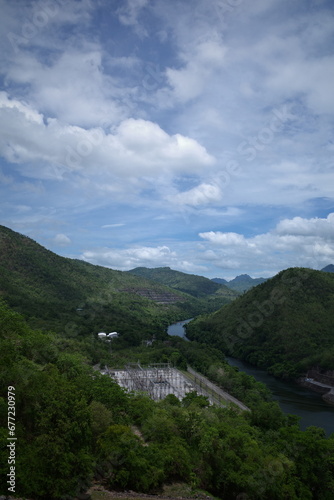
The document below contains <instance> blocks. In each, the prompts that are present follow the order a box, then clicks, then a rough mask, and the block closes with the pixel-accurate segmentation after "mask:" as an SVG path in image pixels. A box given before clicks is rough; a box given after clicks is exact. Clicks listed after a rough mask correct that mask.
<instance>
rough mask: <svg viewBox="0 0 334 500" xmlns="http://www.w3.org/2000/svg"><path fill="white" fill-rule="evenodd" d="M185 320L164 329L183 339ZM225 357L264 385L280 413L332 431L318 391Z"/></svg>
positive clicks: (331, 409) (333, 409)
mask: <svg viewBox="0 0 334 500" xmlns="http://www.w3.org/2000/svg"><path fill="white" fill-rule="evenodd" d="M189 321H191V319H188V320H186V321H179V322H178V323H174V324H173V325H170V326H169V327H168V330H167V332H168V334H169V335H178V336H179V337H183V338H185V339H186V337H185V330H184V328H183V326H184V325H185V324H187V323H189ZM186 340H188V339H186ZM226 360H227V361H228V363H229V364H230V365H231V366H236V367H238V368H239V369H240V370H241V371H243V372H245V373H247V374H248V375H252V376H253V377H254V378H255V379H256V380H257V381H258V382H262V383H263V384H265V385H266V386H267V387H268V389H270V391H271V392H272V394H273V399H274V400H276V401H277V402H278V404H279V405H280V407H281V409H282V411H284V413H292V414H293V415H298V416H299V417H300V428H301V429H303V430H305V429H306V427H309V426H310V425H315V426H317V427H322V428H323V429H324V430H325V432H326V434H327V436H329V435H330V434H331V433H332V432H334V406H331V405H329V404H328V403H326V402H325V401H324V400H323V399H322V397H321V395H320V394H318V393H316V392H313V391H310V390H308V389H306V388H304V387H301V386H299V385H297V384H294V383H290V382H289V383H288V382H284V381H282V380H279V379H276V378H275V377H273V376H271V375H268V373H267V372H266V371H265V370H261V369H260V368H257V367H256V366H253V365H250V364H248V363H245V362H244V361H240V360H239V359H234V358H226Z"/></svg>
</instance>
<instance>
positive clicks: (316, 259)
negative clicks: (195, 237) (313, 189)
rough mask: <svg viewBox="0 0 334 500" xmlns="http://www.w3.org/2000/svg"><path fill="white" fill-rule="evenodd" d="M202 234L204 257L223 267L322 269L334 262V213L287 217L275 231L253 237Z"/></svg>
mask: <svg viewBox="0 0 334 500" xmlns="http://www.w3.org/2000/svg"><path fill="white" fill-rule="evenodd" d="M199 236H200V237H201V238H202V239H203V240H204V241H205V244H204V249H205V252H204V254H203V258H204V259H205V258H207V259H208V260H210V261H211V262H215V265H216V266H218V267H221V268H231V263H232V266H233V265H234V266H235V269H239V270H240V269H244V270H247V269H248V270H251V269H254V270H256V271H257V270H260V269H261V268H262V269H270V268H272V269H273V270H274V272H277V271H279V270H280V269H285V268H287V267H295V266H306V267H313V268H321V267H324V266H325V265H327V264H329V263H330V262H333V261H334V214H333V213H332V214H329V215H328V217H327V218H324V219H322V218H311V219H306V218H302V217H295V218H293V219H284V220H282V221H280V222H279V223H278V224H277V226H276V227H275V228H274V229H273V230H272V231H269V232H267V233H263V234H257V235H255V236H252V237H246V236H244V235H243V234H237V233H223V232H220V231H208V232H204V233H200V234H199ZM211 246H212V247H213V248H214V250H211V248H210V247H211Z"/></svg>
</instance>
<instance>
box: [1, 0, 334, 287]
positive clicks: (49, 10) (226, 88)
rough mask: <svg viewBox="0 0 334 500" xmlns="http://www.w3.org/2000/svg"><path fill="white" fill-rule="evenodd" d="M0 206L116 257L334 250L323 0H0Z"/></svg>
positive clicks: (226, 257)
mask: <svg viewBox="0 0 334 500" xmlns="http://www.w3.org/2000/svg"><path fill="white" fill-rule="evenodd" d="M0 9H1V16H0V17H1V20H0V29H1V47H2V50H1V53H0V68H1V72H0V78H1V91H0V190H1V191H0V196H1V203H0V223H1V224H2V225H5V226H8V227H10V228H12V229H14V230H15V231H19V232H21V233H23V234H26V235H27V236H29V237H31V238H33V239H34V240H36V241H37V242H38V243H40V244H42V245H43V246H45V247H47V248H49V249H50V250H52V251H54V252H56V253H57V254H59V255H64V256H66V257H72V258H80V259H84V260H86V261H88V262H91V263H93V264H99V265H103V266H108V267H111V268H113V269H121V270H128V269H131V268H134V267H137V266H147V267H159V266H170V267H172V268H174V269H177V270H180V271H184V272H190V273H194V274H200V275H204V276H208V277H225V278H227V279H230V278H233V277H234V276H236V275H238V274H241V273H248V274H250V275H251V276H253V277H258V276H264V277H267V276H272V275H274V274H275V273H276V272H278V271H280V270H281V269H285V268H287V267H291V266H307V267H312V268H315V269H321V268H322V267H324V266H325V265H327V264H329V263H334V156H333V155H334V136H333V115H334V92H333V82H334V55H333V49H334V5H333V2H332V1H325V0H312V1H311V0H295V1H293V2H291V0H252V1H248V0H211V1H210V2H208V1H207V0H191V1H190V0H168V2H167V1H166V0H123V1H121V0H119V1H107V0H97V1H93V0H49V1H48V0H45V1H44V0H43V1H36V2H32V1H28V0H22V1H21V0H16V1H9V0H0Z"/></svg>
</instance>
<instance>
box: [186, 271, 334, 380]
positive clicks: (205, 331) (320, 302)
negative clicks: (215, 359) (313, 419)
mask: <svg viewBox="0 0 334 500" xmlns="http://www.w3.org/2000/svg"><path fill="white" fill-rule="evenodd" d="M187 336H188V337H189V338H190V339H195V340H198V341H200V342H206V343H208V344H210V345H213V346H215V347H218V348H219V349H221V350H222V351H223V352H225V353H227V354H229V355H233V356H235V357H237V358H240V359H243V360H246V361H248V362H249V363H252V364H254V365H257V366H260V367H264V368H267V369H268V370H269V371H270V372H271V373H273V374H274V375H277V376H282V377H287V378H295V377H297V376H298V375H299V374H302V373H304V372H305V371H306V370H307V369H308V368H311V367H312V366H319V367H320V368H322V369H331V370H333V369H334V275H333V274H331V273H324V272H322V271H314V270H311V269H304V268H291V269H287V270H285V271H282V272H280V273H279V274H277V275H276V276H275V277H274V278H272V279H270V280H268V281H266V282H265V283H263V284H261V285H258V286H257V287H255V288H253V289H252V290H250V291H248V292H247V293H245V294H244V295H243V296H241V297H239V298H237V299H236V300H235V301H234V302H232V303H231V304H229V305H226V306H224V307H223V308H221V309H220V310H219V311H217V312H215V313H213V314H211V315H208V316H204V317H199V318H197V319H196V320H194V321H192V322H191V323H189V324H188V325H187Z"/></svg>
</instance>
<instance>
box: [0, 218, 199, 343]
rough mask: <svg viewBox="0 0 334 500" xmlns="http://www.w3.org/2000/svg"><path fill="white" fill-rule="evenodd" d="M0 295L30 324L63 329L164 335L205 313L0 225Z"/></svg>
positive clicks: (194, 303) (163, 290) (174, 294)
mask: <svg viewBox="0 0 334 500" xmlns="http://www.w3.org/2000/svg"><path fill="white" fill-rule="evenodd" d="M0 295H1V296H2V297H3V298H4V299H5V300H6V301H7V303H8V304H9V305H10V306H11V307H13V308H15V310H17V311H18V312H20V313H23V314H24V315H25V316H26V317H27V318H28V319H29V322H30V324H31V325H32V326H34V327H38V328H48V329H52V330H54V331H58V332H59V331H65V333H66V334H67V336H74V335H77V334H87V333H90V332H92V331H95V332H98V331H106V330H108V331H119V332H121V333H122V332H123V333H128V334H129V333H131V334H132V336H138V335H139V336H140V335H142V334H147V335H152V334H153V333H159V332H163V331H164V329H165V327H166V326H167V324H168V323H170V322H172V321H173V320H178V319H186V318H187V317H189V316H193V315H196V314H198V313H200V312H203V311H206V309H203V306H202V304H201V303H199V301H198V300H196V299H195V298H194V297H192V296H190V295H186V294H184V293H181V292H179V291H176V290H172V289H170V288H168V287H166V286H163V285H160V284H158V283H153V282H152V281H149V280H146V279H144V278H140V277H137V276H134V275H132V274H130V273H126V272H121V271H114V270H112V269H107V268H104V267H100V266H94V265H92V264H89V263H86V262H83V261H80V260H74V259H68V258H64V257H60V256H58V255H56V254H54V253H53V252H51V251H49V250H46V249H45V248H44V247H42V246H41V245H39V244H38V243H36V242H35V241H33V240H32V239H30V238H28V237H26V236H23V235H21V234H19V233H16V232H14V231H12V230H10V229H8V228H6V227H3V226H0Z"/></svg>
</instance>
